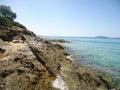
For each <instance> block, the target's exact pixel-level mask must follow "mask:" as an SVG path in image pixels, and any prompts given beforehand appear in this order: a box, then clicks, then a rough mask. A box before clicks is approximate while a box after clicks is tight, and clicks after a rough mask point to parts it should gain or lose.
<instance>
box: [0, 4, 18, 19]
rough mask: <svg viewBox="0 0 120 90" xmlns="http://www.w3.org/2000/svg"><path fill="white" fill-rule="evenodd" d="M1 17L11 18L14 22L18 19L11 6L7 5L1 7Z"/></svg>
mask: <svg viewBox="0 0 120 90" xmlns="http://www.w3.org/2000/svg"><path fill="white" fill-rule="evenodd" d="M0 16H3V17H6V18H9V19H10V20H12V21H13V20H14V19H15V18H16V17H17V15H16V13H14V12H13V11H12V10H11V8H10V6H5V5H0Z"/></svg>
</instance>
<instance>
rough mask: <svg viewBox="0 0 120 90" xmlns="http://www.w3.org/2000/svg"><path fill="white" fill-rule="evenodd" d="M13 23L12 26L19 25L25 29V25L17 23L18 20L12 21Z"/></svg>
mask: <svg viewBox="0 0 120 90" xmlns="http://www.w3.org/2000/svg"><path fill="white" fill-rule="evenodd" d="M13 25H14V26H17V27H21V28H24V29H26V27H25V26H24V25H22V24H20V23H18V22H13Z"/></svg>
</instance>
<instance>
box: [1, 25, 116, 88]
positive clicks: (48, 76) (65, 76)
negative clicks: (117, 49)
mask: <svg viewBox="0 0 120 90" xmlns="http://www.w3.org/2000/svg"><path fill="white" fill-rule="evenodd" d="M58 41H59V42H62V43H64V42H65V41H64V40H58ZM53 42H57V40H45V39H42V38H37V37H36V36H35V34H34V33H33V32H31V31H28V30H26V29H22V28H19V27H12V28H8V27H4V26H0V90H115V89H111V87H110V85H109V84H108V83H107V81H105V80H104V79H103V78H102V77H100V76H99V75H97V74H95V73H93V72H92V71H90V70H88V69H85V68H82V67H80V68H76V67H75V64H74V63H73V61H72V60H71V59H70V58H68V55H69V54H68V53H66V52H65V48H64V47H63V46H61V45H59V44H57V43H53Z"/></svg>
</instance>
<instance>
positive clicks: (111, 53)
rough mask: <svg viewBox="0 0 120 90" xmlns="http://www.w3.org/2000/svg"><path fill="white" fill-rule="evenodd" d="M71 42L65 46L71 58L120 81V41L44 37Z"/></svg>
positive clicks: (114, 39)
mask: <svg viewBox="0 0 120 90" xmlns="http://www.w3.org/2000/svg"><path fill="white" fill-rule="evenodd" d="M43 38H51V39H64V40H66V41H70V43H65V44H63V46H65V47H67V48H68V52H69V53H70V55H71V57H74V58H75V59H76V60H77V61H78V63H80V64H81V65H84V66H87V67H89V68H91V69H93V70H98V71H101V72H105V73H109V74H110V75H112V76H114V77H116V78H117V79H119V80H120V39H119V38H91V37H43Z"/></svg>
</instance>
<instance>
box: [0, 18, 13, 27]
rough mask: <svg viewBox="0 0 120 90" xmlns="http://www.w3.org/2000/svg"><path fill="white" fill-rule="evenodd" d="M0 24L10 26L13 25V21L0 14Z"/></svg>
mask: <svg viewBox="0 0 120 90" xmlns="http://www.w3.org/2000/svg"><path fill="white" fill-rule="evenodd" d="M0 25H3V26H7V27H12V26H13V21H11V20H10V19H8V18H6V17H2V16H0Z"/></svg>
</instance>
